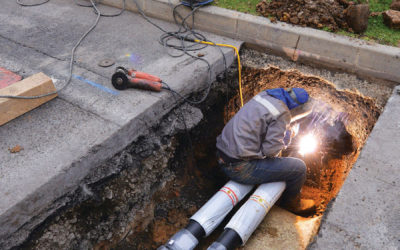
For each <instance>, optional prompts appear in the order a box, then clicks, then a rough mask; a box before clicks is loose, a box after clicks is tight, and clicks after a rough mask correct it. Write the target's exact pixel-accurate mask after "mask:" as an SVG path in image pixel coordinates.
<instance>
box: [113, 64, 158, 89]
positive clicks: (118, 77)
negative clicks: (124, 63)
mask: <svg viewBox="0 0 400 250" xmlns="http://www.w3.org/2000/svg"><path fill="white" fill-rule="evenodd" d="M111 83H112V85H113V86H114V88H116V89H118V90H125V89H127V88H137V89H144V90H150V91H155V92H160V91H161V89H162V81H161V79H160V78H158V77H156V76H153V75H150V74H147V73H144V72H140V71H136V70H134V69H130V70H127V69H125V68H124V67H117V68H116V69H115V73H114V74H113V75H112V77H111Z"/></svg>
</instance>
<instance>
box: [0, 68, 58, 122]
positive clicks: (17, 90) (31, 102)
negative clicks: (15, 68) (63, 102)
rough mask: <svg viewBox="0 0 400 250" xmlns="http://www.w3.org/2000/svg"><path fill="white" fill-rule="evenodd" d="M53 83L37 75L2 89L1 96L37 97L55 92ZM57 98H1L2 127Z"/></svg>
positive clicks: (55, 95)
mask: <svg viewBox="0 0 400 250" xmlns="http://www.w3.org/2000/svg"><path fill="white" fill-rule="evenodd" d="M55 90H56V88H55V87H54V85H53V81H52V80H51V78H50V77H48V76H46V75H45V74H43V73H37V74H35V75H33V76H30V77H28V78H26V79H24V80H22V81H19V82H16V83H14V84H12V85H10V86H8V87H5V88H3V89H0V95H14V96H36V95H41V94H46V93H49V92H53V91H55ZM55 97H57V94H54V95H51V96H46V97H43V98H39V99H10V98H0V126H1V125H3V124H5V123H7V122H9V121H11V120H12V119H15V118H16V117H18V116H20V115H22V114H25V113H26V112H28V111H30V110H32V109H34V108H36V107H38V106H40V105H42V104H44V103H46V102H48V101H50V100H51V99H54V98H55Z"/></svg>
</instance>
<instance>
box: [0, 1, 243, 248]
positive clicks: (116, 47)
mask: <svg viewBox="0 0 400 250" xmlns="http://www.w3.org/2000/svg"><path fill="white" fill-rule="evenodd" d="M102 10H103V11H105V12H110V13H111V12H115V11H118V10H117V9H114V8H110V7H107V6H102ZM95 19H96V15H95V14H94V13H93V10H92V9H90V8H82V7H78V6H76V5H74V4H73V2H70V1H62V0H52V1H50V2H49V3H48V4H45V5H41V6H38V7H32V8H22V7H20V6H19V5H17V4H16V3H15V2H14V1H6V2H4V3H2V8H1V9H0V20H2V22H0V43H1V46H0V67H4V68H7V69H10V70H12V71H15V72H17V73H18V74H21V75H22V76H24V77H26V76H29V75H32V74H34V73H37V72H40V71H42V72H44V73H45V74H47V75H49V76H51V77H52V78H53V81H54V82H55V86H56V88H58V89H59V88H60V87H61V86H63V85H64V83H65V80H66V79H67V76H68V69H69V68H68V62H69V57H70V51H71V49H72V47H73V46H74V45H75V43H76V42H77V40H78V39H79V38H80V36H82V35H83V33H84V32H85V31H86V30H87V29H88V28H89V27H90V26H91V25H92V24H93V23H94V21H95ZM154 21H155V22H157V23H159V24H160V25H162V26H163V27H164V28H165V29H167V30H175V29H176V26H174V25H173V24H170V23H166V22H162V21H158V20H154ZM137 34H140V35H137ZM143 34H145V35H143ZM160 35H161V32H160V31H159V30H157V29H156V28H154V27H153V26H152V25H150V24H149V23H147V22H146V21H144V20H143V19H142V17H141V16H139V15H135V14H133V13H130V12H125V13H123V14H122V15H121V16H119V17H115V18H102V19H101V20H100V22H99V24H98V26H97V27H96V29H94V31H93V33H91V34H90V35H89V36H88V37H87V39H85V40H84V41H83V42H82V44H81V46H80V47H79V48H78V49H77V51H76V53H77V55H76V63H75V66H74V75H75V76H76V77H73V78H72V81H71V83H70V85H69V86H68V87H67V88H66V89H65V90H63V91H62V92H60V93H59V97H58V98H56V99H55V100H54V101H52V102H51V103H47V104H45V105H43V106H42V107H40V108H38V109H36V110H34V111H33V112H30V113H28V114H25V115H23V116H21V117H19V118H17V119H15V120H13V121H11V122H10V123H8V124H6V125H4V126H2V127H0V138H1V140H0V158H1V159H2V162H1V164H0V196H1V197H2V199H1V200H0V224H1V225H2V226H1V228H0V248H1V249H7V248H9V247H12V246H15V245H18V244H19V243H20V242H22V241H23V240H24V239H25V238H26V237H27V236H28V235H29V232H30V230H31V229H32V228H34V227H35V226H36V225H38V224H39V223H40V222H42V221H43V220H44V219H45V218H46V217H47V216H48V215H50V214H51V213H52V212H54V211H55V210H56V209H57V208H59V207H61V206H63V205H64V204H65V203H66V202H67V201H68V198H67V196H68V195H69V194H70V193H71V192H73V191H74V190H75V189H77V188H79V186H80V185H83V184H85V183H84V181H83V179H84V178H85V177H86V176H87V175H88V174H89V173H90V172H91V171H92V170H93V169H95V168H96V166H98V164H100V163H101V162H103V161H104V160H106V159H108V158H110V157H111V156H113V155H114V154H116V153H118V152H119V151H121V150H122V149H123V148H125V147H126V146H127V145H128V144H129V143H131V142H132V141H133V140H135V139H136V138H137V137H138V136H140V135H141V133H142V132H143V131H145V130H146V129H147V128H148V127H149V126H152V125H154V124H155V123H157V121H158V120H159V119H160V118H161V117H162V116H163V115H165V114H166V113H168V111H169V110H170V109H171V108H172V107H173V106H174V105H176V103H175V99H174V98H171V94H170V93H168V92H166V91H163V92H161V93H149V92H146V91H141V90H135V89H129V90H126V91H123V92H117V91H115V90H114V89H113V87H112V85H111V81H110V78H111V75H112V73H113V71H114V67H110V68H102V67H99V66H98V62H99V61H100V60H102V59H104V58H111V59H113V60H115V61H116V65H115V66H125V67H134V68H136V69H138V70H142V71H146V72H148V73H152V74H155V75H157V76H160V77H161V78H162V79H163V80H164V81H166V82H167V83H169V84H170V86H171V87H172V88H174V89H175V90H177V91H178V92H180V93H181V94H183V95H187V94H190V93H191V92H194V91H200V90H203V89H204V88H205V87H206V86H207V84H208V83H209V82H211V81H212V80H213V79H214V78H215V76H216V75H217V74H219V73H220V72H222V71H223V70H224V64H223V56H222V55H223V54H224V55H225V57H226V60H227V65H230V64H231V63H232V62H233V60H234V52H233V51H232V50H231V49H222V52H223V54H222V53H221V51H220V50H219V49H217V48H214V47H208V48H206V49H203V50H202V51H200V52H201V53H202V54H204V55H205V56H204V57H203V58H205V59H207V60H208V61H209V62H210V66H211V79H209V74H208V71H207V65H206V64H205V63H204V62H201V61H195V60H193V59H192V58H190V57H188V56H182V57H178V58H171V57H170V56H169V55H168V51H167V50H166V49H164V48H163V47H162V46H161V45H160V44H159V43H158V39H159V37H160ZM206 36H207V38H208V39H209V40H212V41H215V42H223V43H229V44H233V45H235V46H238V47H240V45H241V42H239V41H235V40H231V39H227V38H223V37H219V36H215V35H211V34H206ZM92 83H95V84H92ZM96 84H97V85H96ZM95 86H97V87H95ZM109 90H112V91H109ZM16 145H20V146H22V147H23V148H24V149H23V150H22V151H20V152H19V153H16V154H10V153H9V151H8V148H11V147H14V146H16ZM85 181H90V180H85Z"/></svg>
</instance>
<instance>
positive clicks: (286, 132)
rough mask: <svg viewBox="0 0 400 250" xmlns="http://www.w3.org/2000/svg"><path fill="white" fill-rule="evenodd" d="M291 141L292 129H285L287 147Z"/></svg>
mask: <svg viewBox="0 0 400 250" xmlns="http://www.w3.org/2000/svg"><path fill="white" fill-rule="evenodd" d="M291 141H292V131H291V130H290V129H288V130H286V131H285V136H284V137H283V143H284V144H285V147H287V146H289V144H290V142H291Z"/></svg>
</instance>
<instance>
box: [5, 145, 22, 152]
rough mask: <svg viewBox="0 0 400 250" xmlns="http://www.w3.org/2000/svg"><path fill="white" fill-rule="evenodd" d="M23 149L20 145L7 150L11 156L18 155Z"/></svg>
mask: <svg viewBox="0 0 400 250" xmlns="http://www.w3.org/2000/svg"><path fill="white" fill-rule="evenodd" d="M23 149H24V148H23V147H21V146H20V145H17V146H15V147H13V148H9V149H8V150H9V151H10V153H11V154H15V153H19V152H21V150H23Z"/></svg>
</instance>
